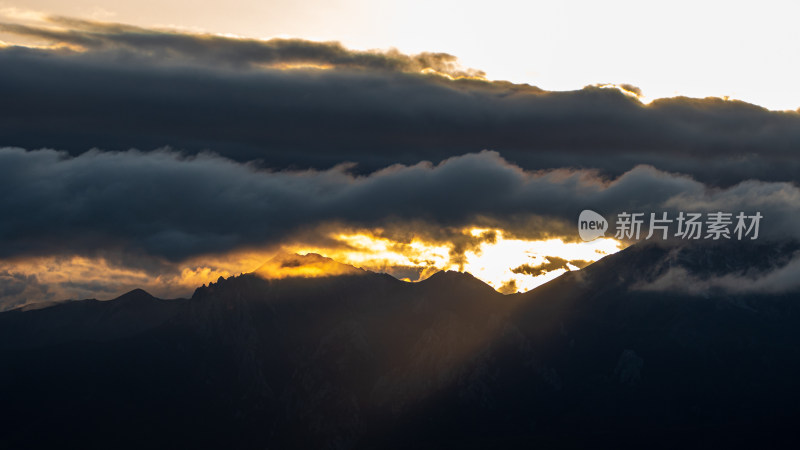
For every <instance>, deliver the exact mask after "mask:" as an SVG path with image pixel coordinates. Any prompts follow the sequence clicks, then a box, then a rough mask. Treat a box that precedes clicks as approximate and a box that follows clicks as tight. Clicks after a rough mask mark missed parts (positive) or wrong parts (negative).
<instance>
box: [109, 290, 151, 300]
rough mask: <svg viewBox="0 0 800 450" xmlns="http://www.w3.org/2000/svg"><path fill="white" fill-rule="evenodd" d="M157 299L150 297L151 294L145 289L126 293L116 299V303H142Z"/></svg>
mask: <svg viewBox="0 0 800 450" xmlns="http://www.w3.org/2000/svg"><path fill="white" fill-rule="evenodd" d="M154 298H155V297H153V296H152V295H150V293H149V292H147V291H145V290H144V289H138V288H137V289H134V290H132V291H130V292H126V293H124V294H122V295H120V296H119V297H117V298H115V299H114V300H115V301H120V300H122V301H140V300H152V299H154Z"/></svg>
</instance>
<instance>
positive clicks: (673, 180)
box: [0, 18, 800, 303]
mask: <svg viewBox="0 0 800 450" xmlns="http://www.w3.org/2000/svg"><path fill="white" fill-rule="evenodd" d="M0 31H2V32H4V33H13V34H17V35H24V36H26V37H28V38H32V39H35V40H38V41H40V42H43V43H45V44H47V45H45V46H43V47H41V48H29V47H20V46H6V47H0V67H2V70H0V102H2V103H0V104H2V108H0V192H3V193H4V194H3V196H0V209H1V210H2V211H3V212H4V213H3V214H4V216H3V220H2V221H0V263H2V264H0V294H2V295H0V297H2V296H5V297H8V298H13V299H15V300H14V302H15V303H16V302H19V301H24V299H26V298H32V297H34V296H40V297H41V298H42V299H46V298H50V297H52V296H53V295H58V294H54V293H53V292H54V291H53V290H51V289H49V287H48V285H47V284H46V283H45V284H43V281H42V280H44V279H45V278H42V277H36V276H35V275H36V273H37V272H27V273H22V272H18V271H17V272H15V271H14V270H12V269H13V267H14V264H15V261H24V262H25V263H26V264H27V266H25V267H28V268H29V269H30V270H31V271H33V270H35V268H36V267H39V268H40V269H41V270H42V271H49V272H48V273H50V274H51V275H52V272H53V271H54V270H55V271H57V270H58V267H63V268H64V269H63V271H64V273H65V274H68V273H72V272H71V271H73V270H74V273H75V274H76V275H75V278H74V279H72V278H70V277H67V278H65V279H63V280H62V279H58V280H56V281H55V282H57V283H62V284H63V283H66V284H69V285H70V286H73V287H74V288H75V289H76V290H75V291H74V292H79V293H80V294H81V295H84V294H85V295H87V296H89V295H90V294H91V293H101V294H103V293H109V292H113V291H114V289H113V287H112V288H110V287H109V284H108V283H107V282H106V281H105V280H103V279H98V278H97V277H96V276H93V275H92V274H91V269H90V268H86V267H85V264H84V262H83V260H82V259H81V258H82V257H86V258H94V260H98V261H103V264H106V265H107V266H108V267H105V266H104V270H106V272H107V273H114V274H115V277H116V280H118V281H117V282H118V284H119V285H125V286H131V287H133V286H135V285H137V284H141V283H142V282H143V280H147V279H149V278H151V277H152V275H153V274H157V273H163V274H165V275H164V279H163V280H162V281H163V282H164V283H166V282H176V281H175V280H177V282H186V283H187V284H186V285H189V284H190V283H195V284H197V280H198V279H201V278H202V277H203V276H211V275H213V276H216V275H218V274H219V275H226V274H227V273H223V272H219V271H215V270H214V269H213V268H209V267H203V266H196V265H193V266H191V267H193V268H192V269H187V270H188V272H186V271H182V270H181V269H179V266H178V265H177V264H178V263H179V262H185V261H187V260H191V259H193V260H197V259H202V258H211V257H224V255H230V254H231V252H247V251H249V250H251V249H254V248H272V247H276V246H279V244H280V243H283V242H306V243H315V241H324V240H325V239H327V238H326V235H325V233H321V232H320V230H325V229H335V228H337V227H339V228H341V227H353V228H363V229H367V230H377V229H380V230H381V236H384V237H387V238H390V239H392V240H393V241H395V242H400V243H408V242H410V239H411V238H412V237H414V236H423V237H425V238H426V239H428V240H430V241H432V242H447V243H449V244H450V245H451V248H452V250H451V253H452V254H451V255H450V258H452V260H453V261H456V262H458V261H459V258H460V257H463V254H464V252H465V250H466V249H469V248H472V247H474V246H475V245H478V244H479V243H480V241H481V239H483V238H478V237H470V236H469V235H468V234H467V235H465V234H464V233H463V228H464V227H485V228H487V229H498V230H503V232H504V233H505V234H506V235H507V236H509V237H520V238H525V239H540V238H545V237H562V238H564V239H568V240H569V239H572V240H574V239H577V232H576V231H577V230H576V219H577V216H578V214H579V212H580V211H581V210H583V209H592V210H595V211H598V212H600V213H602V214H603V215H604V216H606V217H607V218H611V217H613V216H614V215H616V214H618V213H620V212H622V211H628V212H643V213H649V212H661V211H667V212H669V213H670V214H675V213H676V212H678V211H693V212H713V211H725V212H731V213H734V214H735V213H737V212H739V211H743V212H746V213H748V214H752V213H754V212H756V211H758V212H760V213H761V214H762V215H763V217H764V219H763V221H762V225H761V239H775V240H786V239H798V238H800V232H799V231H798V229H799V228H798V227H797V224H796V220H797V218H798V217H800V190H799V189H798V181H799V180H798V174H800V158H798V157H797V151H798V149H800V114H798V113H797V112H773V111H768V110H766V109H764V108H760V107H758V106H755V105H750V104H746V103H743V102H731V101H726V100H722V99H716V98H707V99H689V98H671V99H660V100H657V101H654V102H652V103H651V104H643V103H642V102H641V101H640V100H639V99H638V98H637V95H639V94H640V92H638V89H637V88H636V87H634V86H627V85H623V86H620V88H613V87H612V88H607V87H603V86H599V85H597V86H589V87H586V88H584V89H582V90H578V91H572V92H547V91H543V90H541V89H538V88H536V87H533V86H528V85H520V84H512V83H508V82H502V81H488V80H485V79H482V77H483V74H482V73H481V72H479V71H476V70H471V69H464V68H462V67H460V66H459V65H458V62H457V60H456V59H455V58H454V57H453V56H452V55H448V54H444V53H422V54H418V55H405V54H402V53H400V52H397V51H394V50H390V51H354V50H350V49H347V48H344V47H343V46H342V45H340V44H338V43H335V42H324V43H320V42H311V41H305V40H299V39H272V40H254V39H240V38H232V37H223V36H215V35H204V34H193V33H185V32H178V31H169V30H155V29H145V28H139V27H132V26H128V25H121V24H107V23H98V22H90V21H83V20H76V19H69V18H53V19H51V21H50V23H49V24H46V25H42V26H30V25H18V24H0ZM135 149H138V150H135ZM612 234H613V228H612ZM317 243H319V242H317ZM323 244H326V245H333V244H332V243H331V242H327V243H324V242H323V243H320V245H323ZM334 244H335V243H334ZM336 245H339V244H336ZM35 258H43V259H42V261H45V260H46V261H47V262H46V263H41V264H39V265H38V266H37V265H36V264H34V263H31V262H30V261H33V260H34V259H35ZM48 258H49V259H48ZM548 261H549V263H548V264H549V266H547V267H545V266H544V265H543V266H542V267H539V266H524V265H523V266H519V267H518V269H519V272H520V273H539V272H541V271H542V270H546V269H553V268H555V267H561V268H563V267H567V266H566V260H564V261H562V260H558V259H557V258H553V259H548ZM62 263H63V264H62ZM37 264H38V263H37ZM20 267H22V265H21V266H20ZM794 267H795V266H790V267H789V269H787V270H788V271H790V272H791V270H794V269H793V268H794ZM68 269H69V270H68ZM36 270H38V269H36ZM115 271H116V272H115ZM787 273H789V272H787ZM791 273H794V272H791ZM791 273H790V275H789V276H785V277H782V278H780V279H781V280H791V279H793V278H792V277H793V275H791ZM775 276H778V275H775ZM46 279H47V280H50V281H52V280H53V279H52V277H51V278H46ZM165 280H166V281H165ZM764 280H766V281H759V282H758V283H761V284H754V286H756V285H758V286H761V285H764V286H766V285H768V284H770V283H773V281H774V280H773V279H771V278H764ZM50 281H48V282H50ZM730 281H731V280H728V281H725V280H722V281H719V283H721V285H727V284H726V283H728V284H729V282H730ZM70 283H71V284H70ZM715 283H716V282H715ZM719 283H718V284H719ZM56 292H60V291H56ZM20 299H21V300H20Z"/></svg>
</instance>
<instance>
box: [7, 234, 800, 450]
mask: <svg viewBox="0 0 800 450" xmlns="http://www.w3.org/2000/svg"><path fill="white" fill-rule="evenodd" d="M798 248H800V246H798V245H797V244H796V243H792V242H789V243H779V244H775V243H770V244H758V245H756V244H752V245H749V246H743V245H739V246H733V245H727V246H723V245H715V246H700V245H696V246H677V247H676V246H667V245H636V246H633V247H630V248H628V249H626V250H624V251H622V252H620V253H617V254H615V255H611V256H608V257H606V258H604V259H602V260H600V261H598V262H597V263H595V264H592V265H590V266H588V267H586V268H585V269H583V270H580V271H576V272H569V273H567V274H565V275H563V276H561V277H559V278H557V279H556V280H554V281H552V282H550V283H547V284H545V285H543V286H541V287H539V288H537V289H535V290H533V291H531V292H528V293H525V294H513V295H502V294H500V293H498V292H496V291H495V290H494V289H492V288H491V287H490V286H488V285H486V284H485V283H483V282H482V281H480V280H478V279H476V278H474V277H473V276H471V275H469V274H465V273H459V272H439V273H436V274H434V275H433V276H431V277H430V278H428V279H426V280H424V281H421V282H418V283H408V282H404V281H399V280H397V279H395V278H393V277H391V276H389V275H385V274H378V273H372V272H367V271H363V270H360V269H355V268H342V267H339V266H337V265H338V264H339V263H336V262H334V261H332V260H327V259H326V258H323V257H321V256H319V255H310V256H309V255H307V256H305V257H298V256H285V255H284V256H281V257H279V258H278V259H276V260H273V261H271V262H269V263H268V264H267V265H266V267H265V268H264V270H259V271H256V273H253V274H244V275H240V276H236V277H231V278H228V279H223V278H220V279H219V280H218V281H217V282H216V283H211V284H210V285H208V286H204V287H200V288H198V289H197V290H196V291H195V293H194V294H193V295H192V297H191V298H189V299H175V300H161V299H157V298H154V297H152V296H151V295H149V294H148V293H146V292H144V291H142V290H135V291H132V292H129V293H127V294H125V295H123V296H121V297H119V298H117V299H115V300H111V301H103V302H101V301H96V300H85V301H72V302H67V303H61V304H56V305H53V306H48V307H45V308H41V309H27V310H26V309H18V310H13V311H9V312H5V313H2V314H0V360H1V361H3V364H2V365H0V382H1V383H2V386H3V390H2V394H0V402H1V403H2V405H3V408H4V410H5V411H6V414H5V416H6V419H5V420H4V432H3V433H2V434H0V447H3V448H52V447H68V448H71V447H81V448H167V447H169V448H174V447H195V448H336V449H345V448H488V447H491V448H518V447H526V448H527V447H542V448H674V447H688V448H700V447H703V448H708V447H712V448H717V447H723V446H732V447H739V446H756V445H758V446H770V447H779V446H781V445H783V444H786V443H787V441H786V439H787V438H790V437H793V436H794V433H795V432H794V429H795V421H794V418H795V417H797V415H798V413H800V406H799V405H800V389H798V388H797V380H798V376H800V352H798V351H797V348H798V344H800V307H799V306H798V305H797V298H798V296H797V292H796V291H791V290H789V291H778V290H774V291H770V293H766V292H752V291H750V290H742V291H741V292H737V291H731V290H730V289H728V290H723V289H722V288H720V285H717V284H713V283H710V281H709V280H714V279H718V278H720V277H724V276H728V278H725V279H726V280H730V279H736V278H737V277H738V278H740V279H749V278H748V277H751V278H752V277H755V276H757V275H758V273H762V272H763V273H767V272H769V271H770V270H773V269H776V268H780V267H784V266H785V265H786V264H788V263H789V261H790V259H791V257H792V255H794V254H795V252H796V251H797V250H798ZM304 265H310V266H312V268H313V267H320V266H323V267H328V266H331V265H333V266H335V267H339V269H341V270H340V271H337V272H335V273H336V275H335V276H317V275H319V274H315V275H314V276H311V277H296V276H278V277H274V276H273V277H270V276H266V275H265V273H267V274H273V275H274V273H275V272H274V269H276V268H281V267H283V268H286V267H289V268H290V269H293V270H299V269H298V268H299V267H301V266H304ZM756 272H757V273H756ZM671 274H678V276H682V277H684V278H685V279H683V280H684V281H681V280H682V279H680V278H678V279H676V278H674V276H673V275H671ZM731 274H733V275H731ZM670 277H673V278H670ZM665 280H666V281H665ZM670 280H672V281H675V280H677V284H678V287H680V288H682V289H680V290H677V291H676V290H670V289H668V288H669V286H666V285H665V284H664V283H666V282H667V281H670ZM690 283H694V284H697V285H698V286H699V287H696V288H694V287H692V288H691V289H689V288H690V287H691V286H688V285H689V284H690ZM665 286H666V287H665Z"/></svg>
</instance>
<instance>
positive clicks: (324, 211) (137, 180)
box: [0, 148, 800, 260]
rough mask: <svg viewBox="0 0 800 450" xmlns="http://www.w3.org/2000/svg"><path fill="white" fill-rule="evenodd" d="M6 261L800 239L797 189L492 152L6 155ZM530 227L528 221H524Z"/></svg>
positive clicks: (0, 153) (1, 177)
mask: <svg viewBox="0 0 800 450" xmlns="http://www.w3.org/2000/svg"><path fill="white" fill-rule="evenodd" d="M0 191H2V192H4V193H5V194H6V195H4V196H3V197H2V199H0V209H2V210H3V211H6V212H7V214H6V217H5V218H4V220H3V222H2V224H0V257H14V256H21V255H30V254H54V253H66V254H81V253H87V252H98V251H102V250H104V249H106V250H107V249H113V248H118V249H122V250H124V251H127V252H132V253H144V254H146V255H151V256H157V257H160V258H165V259H168V260H181V259H185V258H188V257H191V256H196V255H200V254H205V253H214V252H220V251H227V250H231V249H236V248H247V247H252V246H255V245H268V244H271V243H277V242H280V241H281V240H284V239H287V238H289V237H290V236H291V235H292V234H293V233H295V232H297V231H298V230H299V229H301V228H303V227H313V226H315V225H321V224H324V223H327V222H341V223H346V224H354V225H357V226H365V227H369V226H372V227H375V226H381V225H382V224H384V223H386V222H398V223H412V222H413V223H415V226H416V227H418V230H417V231H418V232H420V233H422V232H424V230H423V229H424V228H425V227H433V228H438V227H442V226H449V227H464V226H470V225H475V224H476V223H481V222H483V223H486V222H490V221H493V222H494V223H496V224H497V223H499V224H503V225H504V228H506V229H510V230H514V218H518V217H528V218H530V217H534V218H538V220H539V224H540V226H539V228H538V229H537V228H532V229H527V230H525V229H518V230H515V231H516V232H517V233H518V234H523V235H526V236H527V237H532V238H534V237H538V238H541V237H545V236H553V235H555V236H566V237H567V238H572V239H574V238H575V236H576V234H577V230H576V220H577V216H578V213H579V212H580V211H581V210H582V209H585V208H590V209H594V210H596V211H599V212H602V213H603V214H605V215H606V217H611V216H613V215H615V214H618V213H619V212H622V211H629V212H630V211H641V212H645V213H648V212H656V211H659V212H660V211H670V212H673V213H674V212H677V211H682V210H683V211H699V212H713V211H717V210H721V211H726V212H732V213H737V212H739V211H745V212H747V213H748V214H752V213H754V212H755V211H759V212H761V213H762V215H764V217H765V219H764V220H763V223H762V226H761V235H762V236H766V237H773V238H788V237H800V236H799V235H800V232H798V228H797V226H796V223H795V220H796V218H797V217H800V210H799V209H800V190H799V189H798V188H797V187H796V186H795V185H793V184H791V183H775V182H760V181H747V182H743V183H740V184H738V185H735V186H733V187H730V188H727V189H713V190H712V189H709V188H708V187H707V186H705V185H703V184H702V183H700V182H698V181H696V180H693V179H691V178H689V177H687V176H685V175H676V174H670V173H666V172H662V171H659V170H657V169H654V168H652V167H649V166H638V167H636V168H634V169H632V170H630V171H628V172H626V173H625V174H623V175H621V176H620V177H618V178H616V179H613V180H609V179H605V178H603V177H600V176H598V175H597V174H596V172H594V171H586V170H583V171H575V170H554V171H547V172H529V171H525V170H523V169H522V168H520V167H519V166H516V165H514V164H511V163H509V162H507V161H506V160H504V159H503V158H502V157H501V156H500V155H499V154H498V153H496V152H489V151H485V152H481V153H477V154H469V155H464V156H459V157H454V158H450V159H447V160H445V161H444V162H442V163H440V164H432V163H428V162H421V163H418V164H415V165H411V166H404V165H395V166H392V167H389V168H386V169H383V170H380V171H376V172H373V173H371V174H369V175H354V174H352V173H349V172H348V168H347V166H338V167H335V168H333V169H329V170H325V171H277V172H276V171H266V170H261V169H258V168H257V167H255V166H253V165H250V164H242V163H237V162H234V161H231V160H228V159H224V158H222V157H219V156H215V155H210V154H201V155H199V156H189V157H187V156H184V155H182V154H180V153H177V152H172V151H160V152H150V153H141V152H138V151H128V152H99V151H91V152H87V153H84V154H82V155H80V156H77V157H72V156H69V155H68V154H66V153H63V152H56V151H53V150H38V151H25V150H22V149H9V148H6V149H2V150H0ZM526 223H530V222H526Z"/></svg>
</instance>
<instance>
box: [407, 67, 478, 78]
mask: <svg viewBox="0 0 800 450" xmlns="http://www.w3.org/2000/svg"><path fill="white" fill-rule="evenodd" d="M420 73H422V74H424V75H436V76H439V77H443V78H447V79H448V80H451V81H455V80H479V81H488V80H487V78H486V77H483V76H479V75H456V76H453V75H450V74H449V73H444V72H439V71H438V70H436V69H432V68H430V67H426V68H424V69H422V70H420Z"/></svg>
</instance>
